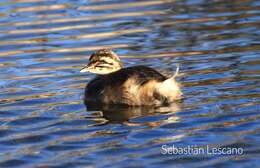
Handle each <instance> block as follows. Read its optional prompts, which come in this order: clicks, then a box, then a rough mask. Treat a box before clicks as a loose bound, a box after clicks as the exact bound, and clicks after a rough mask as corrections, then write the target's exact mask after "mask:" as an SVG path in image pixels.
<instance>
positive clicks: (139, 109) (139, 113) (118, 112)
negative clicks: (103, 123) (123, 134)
mask: <svg viewBox="0 0 260 168" xmlns="http://www.w3.org/2000/svg"><path fill="white" fill-rule="evenodd" d="M85 106H86V109H87V111H100V112H101V115H102V116H100V117H102V118H104V119H106V120H107V121H108V122H109V123H124V124H127V125H129V124H134V123H133V122H131V121H130V120H131V119H134V118H138V117H144V116H150V115H155V114H158V113H167V114H168V113H171V114H172V113H175V112H178V111H180V110H181V104H180V103H172V104H171V105H168V106H163V107H152V106H125V105H107V104H106V105H104V104H95V103H90V102H85ZM170 118H171V117H170ZM174 118H175V120H176V117H174ZM168 119H169V118H168ZM135 124H137V123H135ZM146 124H147V123H146Z"/></svg>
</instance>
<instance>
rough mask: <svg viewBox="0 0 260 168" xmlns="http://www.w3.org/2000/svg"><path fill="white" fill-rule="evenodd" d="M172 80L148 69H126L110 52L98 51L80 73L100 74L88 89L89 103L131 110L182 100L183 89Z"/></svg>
mask: <svg viewBox="0 0 260 168" xmlns="http://www.w3.org/2000/svg"><path fill="white" fill-rule="evenodd" d="M178 71H179V68H178V67H177V70H176V72H175V75H173V76H172V77H170V78H167V77H166V76H164V75H162V74H161V73H159V72H158V71H156V70H154V69H152V68H150V67H146V66H133V67H127V68H124V67H123V63H122V62H121V61H120V59H119V57H118V56H117V54H115V53H114V52H113V51H112V50H110V49H102V50H98V51H97V52H95V53H94V54H92V55H91V56H90V58H89V63H88V65H87V66H85V67H84V68H83V69H82V70H81V71H80V72H91V73H95V74H97V76H96V78H94V79H93V80H91V81H90V82H89V83H88V84H87V86H86V89H85V99H84V100H85V103H88V102H90V103H100V104H121V105H128V106H142V105H155V106H160V105H167V104H170V103H172V102H174V101H176V100H178V99H181V95H182V92H181V88H180V85H179V84H178V83H177V82H176V80H175V77H176V75H177V74H178Z"/></svg>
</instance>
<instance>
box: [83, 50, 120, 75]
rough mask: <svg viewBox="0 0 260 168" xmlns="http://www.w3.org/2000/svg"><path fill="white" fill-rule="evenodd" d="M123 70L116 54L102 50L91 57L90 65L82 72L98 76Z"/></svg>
mask: <svg viewBox="0 0 260 168" xmlns="http://www.w3.org/2000/svg"><path fill="white" fill-rule="evenodd" d="M121 68H123V64H122V62H121V61H120V59H119V57H118V56H117V54H116V53H114V52H113V51H112V50H110V49H102V50H98V51H97V52H95V53H93V54H92V55H91V56H90V57H89V63H88V65H87V66H85V67H84V68H83V69H82V70H81V71H80V72H92V73H96V74H101V75H102V74H108V73H112V72H115V71H118V70H119V69H121Z"/></svg>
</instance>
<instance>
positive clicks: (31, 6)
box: [0, 0, 260, 168]
mask: <svg viewBox="0 0 260 168" xmlns="http://www.w3.org/2000/svg"><path fill="white" fill-rule="evenodd" d="M104 47H105V48H106V47H110V48H113V49H114V50H115V51H116V52H117V53H118V54H119V55H120V56H121V58H122V59H123V61H124V63H125V65H126V66H132V65H141V64H143V65H147V66H150V67H153V68H156V69H159V70H162V71H172V72H174V70H175V67H176V64H179V65H180V67H181V73H182V76H181V77H180V78H179V81H180V82H181V83H182V85H183V92H184V99H183V101H181V102H178V103H176V104H174V105H172V107H161V108H159V109H158V108H157V109H154V108H145V107H143V108H121V107H97V108H92V107H88V110H86V107H85V105H84V103H83V101H82V98H83V92H84V87H85V85H86V83H87V82H89V81H90V79H91V78H93V77H94V76H93V75H92V74H87V73H86V74H81V73H79V70H80V69H81V67H82V65H83V64H85V63H87V59H88V56H89V55H90V54H91V53H92V52H93V51H95V50H97V49H100V48H104ZM0 79H1V80H0V167H26V168H28V167H40V168H42V167H63V168H65V167H108V166H115V167H144V166H147V167H159V166H161V167H167V166H168V167H187V166H188V167H209V166H215V167H257V166H259V165H260V161H259V158H260V106H259V105H260V94H259V92H260V80H259V79H260V2H259V1H257V0H234V1H226V0H214V1H213V0H212V1H206V0H204V1H203V0H198V1H197V0H187V1H186V0H183V1H181V0H180V1H173V0H154V1H112V0H111V1H110V0H96V1H95V0H77V1H74V0H58V1H54V0H9V1H7V0H2V1H1V2H0ZM163 145H166V146H167V147H171V146H173V145H174V146H175V147H176V148H177V147H178V148H182V149H184V148H188V147H192V148H193V149H195V148H203V149H205V148H207V147H209V148H210V149H213V148H218V149H226V148H232V149H233V148H236V149H238V148H241V149H243V153H242V154H234V153H232V154H223V153H221V154H210V153H206V154H195V153H192V154H180V153H177V154H169V153H168V154H163V150H162V146H163Z"/></svg>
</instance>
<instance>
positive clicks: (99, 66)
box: [96, 64, 107, 68]
mask: <svg viewBox="0 0 260 168" xmlns="http://www.w3.org/2000/svg"><path fill="white" fill-rule="evenodd" d="M96 67H98V68H106V67H107V66H106V65H103V64H102V65H97V66H96Z"/></svg>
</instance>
